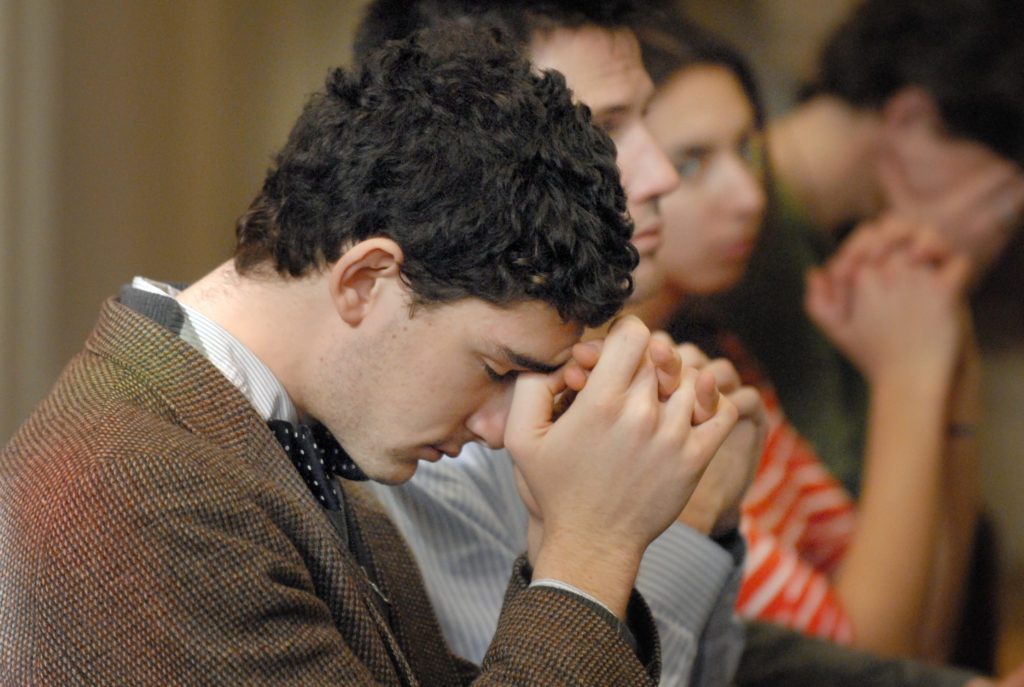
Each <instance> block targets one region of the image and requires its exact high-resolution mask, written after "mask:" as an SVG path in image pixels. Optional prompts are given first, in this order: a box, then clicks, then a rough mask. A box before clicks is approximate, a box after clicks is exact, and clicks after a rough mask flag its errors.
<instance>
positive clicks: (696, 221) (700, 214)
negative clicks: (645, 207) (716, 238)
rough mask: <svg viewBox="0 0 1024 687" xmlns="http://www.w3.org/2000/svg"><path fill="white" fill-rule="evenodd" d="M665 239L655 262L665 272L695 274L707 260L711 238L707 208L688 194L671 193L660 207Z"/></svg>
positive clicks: (711, 220)
mask: <svg viewBox="0 0 1024 687" xmlns="http://www.w3.org/2000/svg"><path fill="white" fill-rule="evenodd" d="M662 215H663V217H664V221H665V236H664V239H663V245H662V250H661V252H660V253H659V259H660V261H661V262H662V264H663V265H664V266H665V268H666V269H667V270H669V271H670V272H678V271H681V270H689V271H693V270H699V269H700V268H701V266H702V265H704V264H705V263H706V262H707V260H708V259H709V258H710V256H709V255H708V253H709V252H710V251H709V248H708V246H709V245H710V243H711V240H710V239H711V237H712V236H713V235H714V233H715V232H714V223H713V216H712V213H711V212H710V208H709V205H708V204H707V203H705V202H701V200H700V199H698V198H695V197H692V195H691V194H681V193H679V192H676V193H673V194H672V195H671V196H668V197H666V198H665V199H664V201H663V203H662Z"/></svg>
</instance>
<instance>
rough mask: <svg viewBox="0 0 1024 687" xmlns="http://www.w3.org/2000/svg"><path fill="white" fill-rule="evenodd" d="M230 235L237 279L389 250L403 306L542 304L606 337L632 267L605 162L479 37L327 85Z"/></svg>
mask: <svg viewBox="0 0 1024 687" xmlns="http://www.w3.org/2000/svg"><path fill="white" fill-rule="evenodd" d="M274 162H275V163H274V166H273V167H272V168H271V169H270V170H269V171H268V173H267V176H266V179H265V181H264V183H263V188H262V191H261V192H260V193H259V194H258V195H257V197H256V199H255V200H254V201H253V202H252V204H251V206H250V208H249V210H248V212H247V213H246V214H245V215H244V216H243V217H242V218H241V219H239V221H238V226H237V231H236V233H237V246H236V250H235V264H236V266H237V269H238V270H239V271H240V272H241V273H243V274H244V273H248V272H251V271H252V270H254V269H256V268H257V267H258V266H262V265H265V264H272V265H273V267H274V269H275V270H276V271H277V273H278V274H281V275H286V274H287V275H291V276H294V277H299V276H302V275H305V274H308V273H309V272H311V271H312V270H315V269H319V268H321V267H323V266H324V265H326V264H327V263H330V262H333V261H334V260H336V259H338V257H340V255H341V253H342V252H343V251H344V250H345V249H346V248H347V247H348V246H351V245H353V244H355V243H356V242H358V241H361V240H364V239H367V238H370V237H376V236H381V237H387V238H390V239H392V240H394V241H395V242H396V243H397V244H398V245H399V246H401V248H402V250H403V252H404V261H403V263H402V265H401V274H402V278H403V279H404V280H405V282H406V284H407V285H408V286H409V287H410V289H411V291H412V294H413V297H412V298H413V302H412V305H413V306H417V305H427V304H431V303H444V302H452V301H455V300H459V299H462V298H466V297H476V298H481V299H483V300H485V301H488V302H490V303H493V304H496V305H500V306H503V305H510V304H514V303H517V302H521V301H526V300H538V301H543V302H546V303H548V304H550V305H552V306H553V307H555V308H556V309H557V311H558V312H559V314H560V315H561V316H562V318H563V319H565V320H566V321H572V322H578V323H581V324H585V325H588V326H596V325H599V324H602V323H604V322H605V321H607V320H608V318H610V317H611V316H613V315H614V314H615V313H616V312H617V311H618V310H619V308H621V306H622V304H623V303H624V302H625V300H626V299H627V298H628V296H629V295H630V293H631V292H632V277H631V272H632V270H633V269H634V268H635V267H636V264H637V260H638V258H637V252H636V249H635V248H633V246H632V245H631V244H630V236H631V235H632V229H633V227H632V224H631V222H630V220H629V219H628V218H627V216H626V199H625V194H624V192H623V190H622V186H621V185H620V183H619V175H618V171H617V168H616V165H615V149H614V146H613V144H612V142H611V140H610V139H609V138H608V136H607V135H606V134H604V133H603V132H602V131H601V130H600V129H599V128H598V127H597V126H595V125H594V124H592V122H591V120H590V116H589V114H588V112H587V111H586V109H585V108H582V107H579V106H576V105H574V104H573V103H572V101H571V97H570V93H569V91H568V89H567V88H566V86H565V81H564V79H563V78H562V77H561V76H560V75H558V74H556V73H548V74H536V73H534V72H533V71H531V69H530V66H529V64H528V63H527V62H526V61H525V60H524V59H523V58H521V57H520V56H519V55H518V53H517V52H516V51H514V50H512V49H511V48H509V47H508V46H504V45H500V44H498V43H496V42H495V41H494V40H493V37H491V36H490V35H487V34H484V33H482V32H479V31H470V30H466V29H455V28H452V27H449V28H448V29H444V30H439V31H431V32H427V33H424V32H419V33H417V34H414V35H413V36H412V37H410V38H409V39H407V40H404V41H400V42H392V43H389V44H388V45H387V46H386V47H384V48H383V49H381V50H379V51H376V52H374V53H372V54H369V55H367V56H366V59H364V60H363V61H362V63H361V64H360V65H359V66H358V67H357V68H354V69H352V70H351V71H346V70H344V69H340V68H339V69H336V70H334V71H332V72H331V73H330V75H329V76H328V78H327V85H326V90H325V91H324V92H321V93H318V94H316V95H314V96H313V97H312V98H311V99H310V101H309V102H308V103H307V105H306V107H305V109H304V110H303V112H302V115H301V116H300V117H299V119H298V121H297V122H296V124H295V126H294V128H293V129H292V132H291V134H290V136H289V138H288V142H287V144H286V145H285V146H284V148H283V149H282V150H281V152H280V153H278V155H277V156H276V158H275V161H274Z"/></svg>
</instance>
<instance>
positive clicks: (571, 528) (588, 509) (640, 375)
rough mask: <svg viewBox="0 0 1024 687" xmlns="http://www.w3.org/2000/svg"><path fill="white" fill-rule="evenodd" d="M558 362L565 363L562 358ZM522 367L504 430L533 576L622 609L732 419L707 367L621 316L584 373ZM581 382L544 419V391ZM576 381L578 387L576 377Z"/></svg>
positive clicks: (549, 398) (549, 403)
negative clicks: (644, 560)
mask: <svg viewBox="0 0 1024 687" xmlns="http://www.w3.org/2000/svg"><path fill="white" fill-rule="evenodd" d="M569 369H570V370H572V369H574V368H573V367H572V366H570V368H569ZM576 371H577V372H580V375H583V376H582V377H579V376H578V377H576V378H575V381H574V380H573V377H574V374H575V372H570V371H569V370H566V371H565V372H563V373H562V374H555V375H548V376H543V375H533V374H522V375H520V377H519V379H518V380H517V382H516V388H515V392H514V394H513V400H512V407H511V410H510V413H509V419H508V424H507V427H506V437H505V438H506V446H507V447H508V449H509V452H510V453H511V454H512V457H513V460H514V461H515V463H516V468H517V472H518V478H519V483H520V491H521V494H522V496H523V499H524V501H525V502H526V504H527V507H528V508H529V510H530V515H531V530H530V553H531V560H532V561H533V564H534V575H535V577H550V578H554V579H559V580H561V581H563V582H566V583H568V584H572V585H574V586H576V587H577V588H579V589H582V590H583V591H586V592H587V593H590V594H591V595H593V596H595V597H596V598H598V599H599V600H601V601H602V602H603V603H605V604H606V605H607V606H608V607H609V608H611V609H612V610H613V612H615V613H617V614H620V616H621V614H623V613H624V612H625V606H626V602H627V601H628V597H629V593H630V590H631V589H632V585H633V581H634V580H635V577H636V572H637V569H638V568H639V564H640V559H641V557H642V556H643V552H644V550H645V549H646V548H647V545H648V544H649V543H650V542H651V541H652V540H653V539H654V538H655V537H657V536H658V535H659V534H660V533H661V532H662V531H664V530H665V528H667V527H668V526H669V525H670V524H671V523H672V522H673V521H674V520H675V519H676V518H677V517H678V516H679V514H680V512H681V511H682V509H683V507H684V506H685V505H686V503H687V501H688V500H689V498H690V496H691V495H692V494H693V491H694V489H695V488H696V486H697V483H698V481H699V480H700V478H701V476H702V475H703V473H704V471H705V469H706V468H707V466H708V463H709V461H710V460H711V458H712V456H713V455H714V454H715V452H716V451H717V450H718V448H719V446H721V444H722V442H723V441H724V439H725V437H726V436H727V435H728V433H729V432H730V430H731V429H732V428H733V426H734V425H735V423H736V421H737V415H738V414H737V410H736V407H735V406H734V405H733V403H732V402H731V401H729V400H728V399H727V398H723V397H722V396H721V395H720V394H719V391H718V389H717V387H716V384H715V378H714V375H713V374H711V372H709V371H698V370H696V369H694V368H692V367H684V366H683V365H682V362H681V360H680V358H679V354H678V352H676V351H675V349H674V347H672V346H671V345H668V344H667V343H665V342H664V341H663V340H660V339H657V338H652V336H651V334H650V332H649V331H648V330H647V328H646V327H645V326H644V325H643V323H641V322H640V320H639V319H637V318H635V317H624V318H622V319H621V320H619V321H618V322H617V323H616V324H615V325H614V326H613V327H612V329H611V331H610V332H609V334H608V337H607V338H606V339H605V340H604V342H603V348H602V351H601V355H600V360H599V361H598V362H597V364H596V365H594V367H593V369H592V370H590V371H589V374H584V373H583V372H582V371H580V370H578V369H577V370H576ZM567 377H568V379H569V382H571V383H572V384H573V385H574V386H573V388H576V387H580V386H582V388H581V390H580V391H579V393H578V395H577V397H576V399H575V401H574V402H573V404H572V405H571V407H569V408H568V410H566V412H565V413H563V414H562V415H561V416H560V417H559V418H558V419H557V420H554V421H553V420H552V419H551V418H552V410H553V407H554V403H555V398H556V396H557V395H558V394H559V393H561V392H562V391H563V390H565V389H566V388H569V387H568V384H569V382H567V379H566V378H567ZM583 383H585V386H583Z"/></svg>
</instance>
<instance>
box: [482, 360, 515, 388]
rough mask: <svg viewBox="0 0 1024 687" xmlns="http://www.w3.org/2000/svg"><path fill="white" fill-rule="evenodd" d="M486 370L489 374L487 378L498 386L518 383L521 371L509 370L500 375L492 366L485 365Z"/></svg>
mask: <svg viewBox="0 0 1024 687" xmlns="http://www.w3.org/2000/svg"><path fill="white" fill-rule="evenodd" d="M484 370H485V371H486V372H487V376H488V377H489V378H490V380H491V381H492V382H496V383H498V384H511V383H512V382H514V381H516V377H518V376H519V370H509V371H508V372H506V373H504V374H499V373H498V372H497V371H496V370H495V369H494V368H492V367H491V366H490V365H484Z"/></svg>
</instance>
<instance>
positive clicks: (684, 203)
mask: <svg viewBox="0 0 1024 687" xmlns="http://www.w3.org/2000/svg"><path fill="white" fill-rule="evenodd" d="M647 122H648V125H649V126H650V128H651V131H652V132H653V133H654V135H655V138H656V139H657V141H658V143H659V144H660V145H661V146H662V148H663V150H664V151H665V152H666V154H667V155H668V157H669V160H670V161H671V162H672V164H673V165H674V166H675V168H676V171H677V172H678V173H679V176H680V178H681V182H680V184H679V186H678V187H677V188H676V189H675V190H674V191H672V192H671V193H669V194H667V195H665V196H664V197H663V198H662V200H661V213H662V218H663V221H664V231H663V238H662V247H661V250H660V251H659V252H658V263H659V265H660V266H661V268H662V270H663V271H664V273H665V278H666V279H667V281H668V283H669V284H670V285H671V287H672V288H673V289H674V290H675V291H677V292H679V293H680V294H681V295H683V294H707V293H714V292H717V291H721V290H723V289H726V288H728V287H730V286H732V285H733V284H735V283H736V281H737V280H738V279H739V278H740V277H741V276H742V274H743V271H744V270H745V269H746V266H747V261H748V259H749V257H750V252H751V250H752V249H753V247H754V242H755V240H756V238H757V234H758V231H759V230H760V224H761V220H762V218H763V214H764V208H765V202H766V200H765V192H764V188H763V148H762V143H761V134H760V132H759V131H757V130H756V129H755V125H754V110H753V107H752V106H751V104H750V102H749V100H748V99H747V96H746V94H745V93H744V91H743V88H742V86H741V85H740V82H739V81H738V80H737V79H736V77H735V76H734V75H733V73H732V72H731V71H730V70H729V69H728V68H726V67H723V66H717V65H709V64H705V65H695V66H691V67H688V68H686V69H685V70H683V71H681V72H679V73H677V74H676V75H674V76H673V77H672V78H671V79H669V80H668V81H667V82H666V83H665V84H664V85H663V87H662V88H661V89H659V91H658V93H657V94H656V96H655V98H654V100H653V101H652V103H651V107H650V110H649V111H648V114H647Z"/></svg>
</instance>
